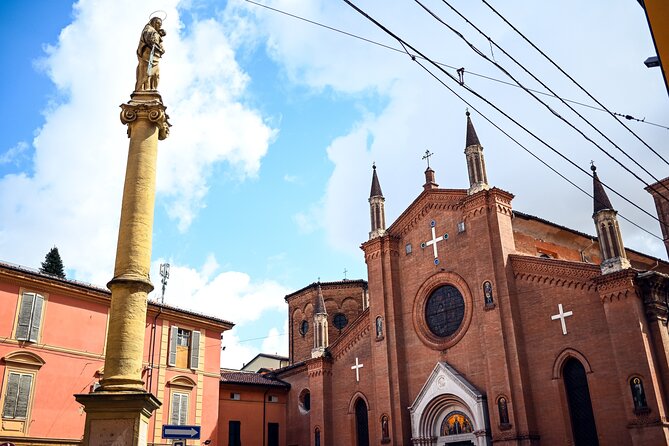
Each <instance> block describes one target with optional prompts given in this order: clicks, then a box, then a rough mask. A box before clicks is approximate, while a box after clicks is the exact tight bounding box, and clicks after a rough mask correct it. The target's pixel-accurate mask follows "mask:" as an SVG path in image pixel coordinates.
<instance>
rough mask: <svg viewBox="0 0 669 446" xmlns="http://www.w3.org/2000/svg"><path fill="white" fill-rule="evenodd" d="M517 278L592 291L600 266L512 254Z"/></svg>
mask: <svg viewBox="0 0 669 446" xmlns="http://www.w3.org/2000/svg"><path fill="white" fill-rule="evenodd" d="M509 260H510V263H511V268H512V269H513V276H514V278H516V280H523V281H526V282H535V283H542V284H548V285H551V286H560V287H565V288H573V289H579V290H587V291H590V290H591V289H593V288H594V287H595V283H594V282H593V279H595V278H596V277H598V276H599V275H600V271H599V267H597V265H591V264H587V263H577V262H568V261H565V260H556V259H542V258H539V257H530V256H522V255H517V254H512V255H510V256H509Z"/></svg>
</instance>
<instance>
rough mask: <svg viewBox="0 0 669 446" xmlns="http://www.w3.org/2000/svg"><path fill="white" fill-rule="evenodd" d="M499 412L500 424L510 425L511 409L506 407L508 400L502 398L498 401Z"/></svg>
mask: <svg viewBox="0 0 669 446" xmlns="http://www.w3.org/2000/svg"><path fill="white" fill-rule="evenodd" d="M497 409H498V411H499V424H509V408H508V407H507V405H506V398H504V397H502V398H500V399H499V401H497Z"/></svg>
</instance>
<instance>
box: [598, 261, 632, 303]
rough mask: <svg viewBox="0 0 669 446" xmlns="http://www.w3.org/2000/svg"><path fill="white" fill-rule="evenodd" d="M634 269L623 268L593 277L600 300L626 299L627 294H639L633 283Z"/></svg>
mask: <svg viewBox="0 0 669 446" xmlns="http://www.w3.org/2000/svg"><path fill="white" fill-rule="evenodd" d="M636 275H637V273H636V271H634V270H629V269H624V270H621V271H618V272H615V273H610V274H605V275H601V276H599V277H596V278H595V279H594V282H595V284H597V291H598V292H599V298H600V299H601V301H602V302H613V301H620V300H624V299H626V298H627V297H628V296H640V295H641V293H639V292H638V291H637V287H636V284H635V280H634V279H635V278H636Z"/></svg>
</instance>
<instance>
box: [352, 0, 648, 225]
mask: <svg viewBox="0 0 669 446" xmlns="http://www.w3.org/2000/svg"><path fill="white" fill-rule="evenodd" d="M343 1H344V2H345V3H346V4H348V5H349V6H350V7H352V8H353V9H355V10H356V11H357V12H358V13H359V14H361V15H362V16H364V17H365V18H367V19H368V20H369V21H371V22H372V23H374V24H375V25H376V26H377V27H379V28H380V29H382V30H383V31H384V32H386V33H387V34H388V35H389V36H391V37H393V38H394V39H395V40H397V41H398V42H399V43H400V45H402V47H405V48H406V47H409V48H410V49H411V50H412V51H413V52H414V53H416V54H418V55H419V56H421V58H422V59H424V60H426V61H427V62H429V63H430V64H431V65H433V66H434V67H436V68H437V69H438V70H439V71H441V72H442V73H444V74H445V75H446V76H448V77H449V78H451V80H453V81H454V82H456V83H457V84H458V85H460V86H461V87H463V88H464V89H466V90H467V91H468V92H470V93H471V94H473V95H474V96H476V97H477V98H479V99H481V100H482V101H484V102H485V103H486V104H488V105H489V106H491V107H493V108H494V109H495V110H497V111H498V112H499V113H500V114H502V115H503V116H504V117H506V118H507V119H508V120H510V121H511V122H513V123H514V124H516V125H517V126H518V127H520V128H521V129H523V130H524V131H525V132H526V133H528V134H529V135H531V136H532V137H533V138H535V139H536V140H537V141H539V142H540V143H541V144H543V145H544V146H546V147H548V148H549V149H550V150H552V151H553V152H554V153H556V154H557V155H558V156H560V157H561V158H562V159H564V160H565V161H567V162H568V163H569V164H571V165H572V166H574V167H576V168H577V169H578V170H580V171H581V172H583V173H584V174H585V175H587V176H588V177H589V178H590V174H589V173H588V172H587V171H586V170H585V169H583V168H582V167H581V166H579V165H578V164H576V163H575V162H574V161H572V160H571V159H569V158H568V157H567V156H565V155H564V154H563V153H561V152H560V151H559V150H557V149H556V148H554V147H553V146H551V145H550V144H548V143H547V142H545V141H544V140H543V139H541V138H540V137H538V136H537V135H536V134H534V133H533V132H532V131H531V130H529V129H528V128H527V127H525V126H524V125H522V124H521V123H519V122H518V121H517V120H516V119H514V118H513V117H511V116H509V115H508V114H507V113H506V112H505V111H503V110H502V109H500V108H499V107H498V106H496V105H495V104H494V103H492V102H491V101H490V100H488V99H487V98H485V97H484V96H482V95H481V94H479V93H478V92H477V91H475V90H473V89H472V88H471V87H469V86H468V85H467V84H465V83H464V82H462V83H461V82H460V81H459V80H458V79H456V78H455V77H454V76H453V75H452V74H451V73H448V72H447V71H445V70H444V69H443V68H441V67H440V66H439V65H438V64H436V63H435V62H434V61H432V60H431V59H430V58H429V57H427V56H425V55H424V54H423V53H421V52H420V51H419V50H417V49H416V48H414V47H413V46H411V45H410V44H409V43H407V42H406V41H405V40H403V39H402V38H400V37H399V36H397V35H396V34H394V33H393V32H392V31H390V30H389V29H388V28H386V27H385V26H384V25H382V24H381V23H379V22H378V21H377V20H375V19H374V18H373V17H371V16H370V15H369V14H367V13H366V12H364V11H363V10H362V9H360V8H358V7H357V6H356V5H354V4H353V3H351V2H350V1H349V0H343ZM406 53H407V54H408V55H409V56H410V57H411V59H412V60H414V61H417V58H416V56H415V55H413V54H410V53H409V52H408V51H406ZM442 85H445V84H444V83H443V82H442ZM449 90H450V91H451V92H453V93H455V92H454V91H453V90H452V89H450V88H449ZM457 96H458V97H459V98H460V99H461V100H463V102H465V103H468V102H466V101H464V99H462V98H461V97H460V96H459V95H457ZM479 113H480V112H479ZM602 184H603V185H604V186H606V187H607V188H608V189H609V190H610V191H611V192H613V193H614V194H616V195H617V196H619V197H620V198H622V199H623V200H625V201H626V202H627V203H629V204H631V205H632V206H634V207H635V208H637V209H638V210H640V211H641V212H643V213H644V214H646V215H648V216H649V217H650V218H652V219H654V220H656V221H658V222H659V221H660V220H659V219H658V218H657V217H656V216H654V215H653V214H651V213H650V212H648V211H646V210H645V209H643V208H642V207H641V206H639V205H638V204H636V203H634V202H633V201H632V200H630V199H628V198H627V197H625V196H624V195H622V194H621V193H619V192H618V191H616V190H615V189H613V188H612V187H610V186H608V185H607V184H605V183H603V182H602Z"/></svg>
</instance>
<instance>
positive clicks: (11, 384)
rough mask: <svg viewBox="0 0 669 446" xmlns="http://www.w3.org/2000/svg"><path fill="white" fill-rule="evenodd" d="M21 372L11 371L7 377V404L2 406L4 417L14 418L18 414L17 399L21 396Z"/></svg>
mask: <svg viewBox="0 0 669 446" xmlns="http://www.w3.org/2000/svg"><path fill="white" fill-rule="evenodd" d="M20 378H21V375H20V374H19V373H13V372H9V378H8V379H7V393H6V394H5V404H4V406H3V408H2V418H14V416H15V414H16V400H17V397H18V396H19V380H20Z"/></svg>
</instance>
